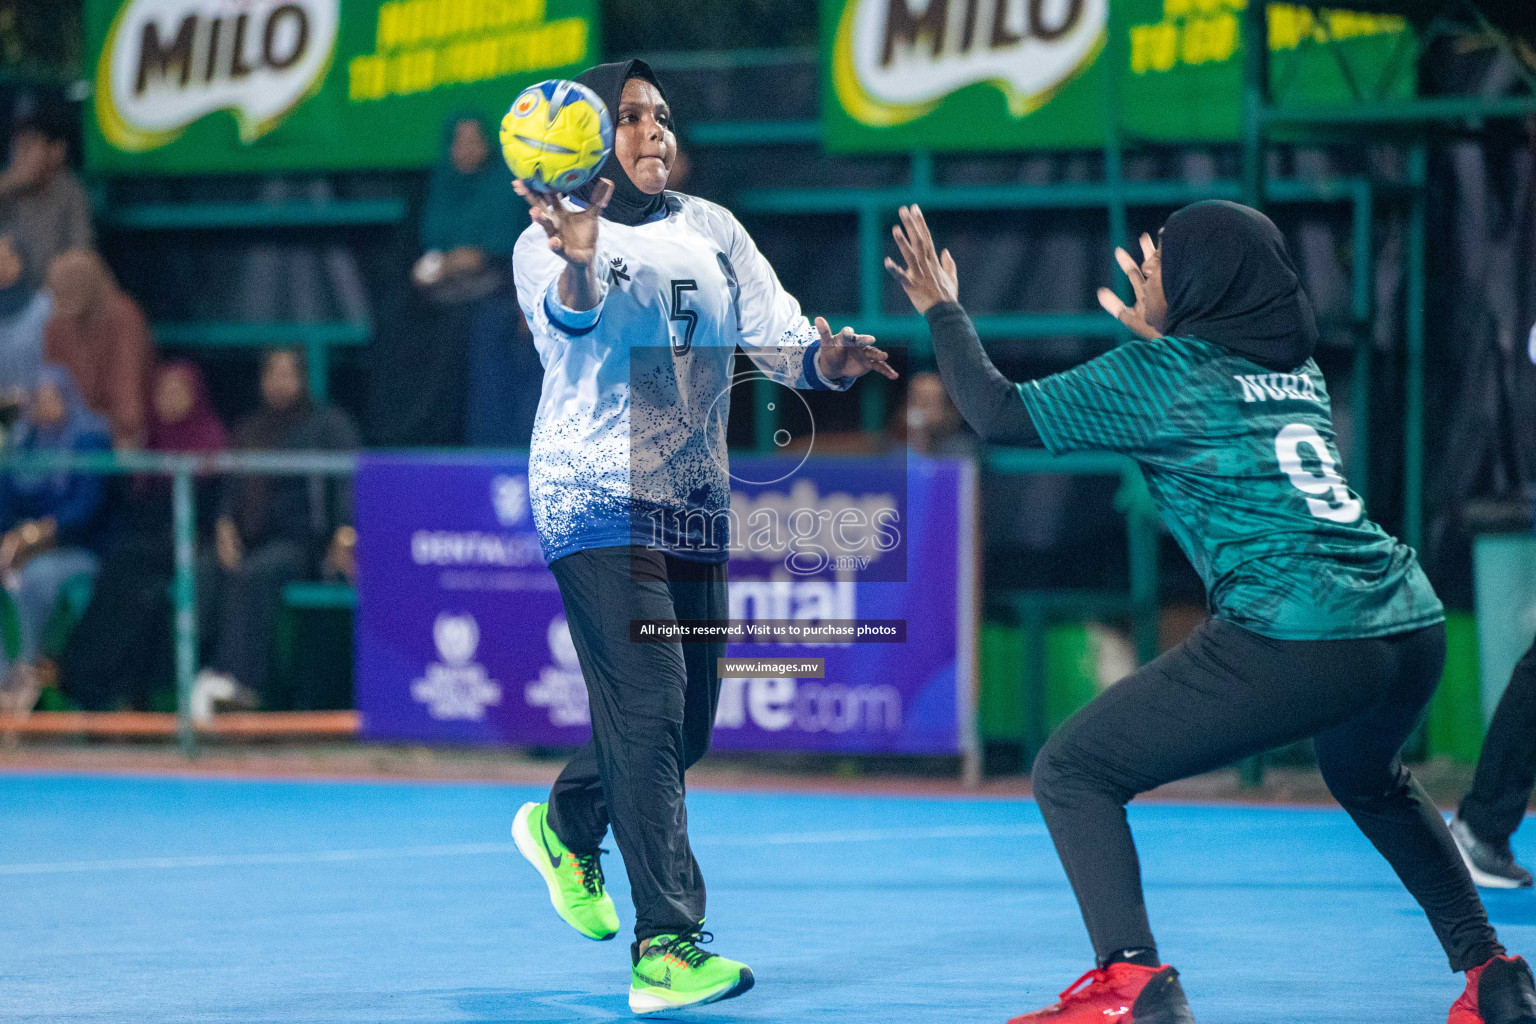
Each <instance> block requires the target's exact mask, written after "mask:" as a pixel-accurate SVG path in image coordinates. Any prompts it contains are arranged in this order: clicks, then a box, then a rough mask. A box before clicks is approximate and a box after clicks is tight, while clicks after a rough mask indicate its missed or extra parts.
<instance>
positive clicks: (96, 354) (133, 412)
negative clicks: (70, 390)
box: [43, 249, 154, 448]
mask: <svg viewBox="0 0 1536 1024" xmlns="http://www.w3.org/2000/svg"><path fill="white" fill-rule="evenodd" d="M48 290H49V292H51V293H52V295H53V316H52V317H51V318H50V319H49V320H48V326H47V327H46V328H45V329H44V334H43V358H44V359H45V360H47V361H48V362H50V363H57V364H58V365H60V366H63V367H65V368H67V369H68V370H69V371H70V373H72V374H73V375H74V377H75V380H76V381H78V382H79V385H80V393H81V394H82V395H84V396H85V401H86V404H87V405H89V406H90V408H91V410H92V411H94V412H96V413H97V414H99V415H101V416H103V417H105V418H106V420H107V423H108V424H109V426H110V428H111V431H112V443H113V444H114V445H115V446H116V447H118V448H140V447H143V445H144V423H145V401H146V393H147V388H148V383H149V369H150V367H151V366H152V365H153V364H154V348H153V345H152V344H151V342H150V338H149V324H148V323H147V322H146V321H145V319H144V312H143V310H141V309H140V308H139V304H138V303H137V302H134V301H133V299H132V298H130V297H129V295H128V294H127V293H126V292H124V291H123V290H122V289H121V288H119V287H118V286H117V279H116V278H114V277H113V276H112V271H111V270H109V269H108V268H107V265H106V263H105V262H103V261H102V258H101V257H100V256H98V255H97V254H96V253H94V252H92V251H90V250H89V249H71V250H70V251H69V252H66V253H64V254H63V255H61V256H59V257H58V258H57V259H55V260H54V261H53V264H52V265H51V266H50V267H49V268H48Z"/></svg>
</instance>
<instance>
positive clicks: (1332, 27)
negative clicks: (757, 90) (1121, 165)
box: [822, 0, 1417, 152]
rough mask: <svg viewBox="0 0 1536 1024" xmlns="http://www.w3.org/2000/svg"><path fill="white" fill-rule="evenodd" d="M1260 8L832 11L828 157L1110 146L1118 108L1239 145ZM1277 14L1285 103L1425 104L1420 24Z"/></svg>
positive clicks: (1053, 2)
mask: <svg viewBox="0 0 1536 1024" xmlns="http://www.w3.org/2000/svg"><path fill="white" fill-rule="evenodd" d="M1255 2H1257V0H1255ZM1248 3H1249V0H1113V3H1111V2H1110V0H823V5H822V40H823V51H824V72H823V74H824V79H823V87H822V111H823V121H824V124H825V127H826V132H825V133H824V134H825V138H826V140H827V146H828V148H831V149H834V150H840V151H845V152H857V151H870V150H893V149H903V150H904V149H911V148H914V147H925V148H931V149H940V150H945V149H949V150H961V149H1020V148H1052V147H1060V148H1068V147H1088V146H1099V145H1102V144H1103V143H1104V142H1105V139H1106V134H1105V126H1106V121H1107V115H1108V112H1109V111H1110V110H1111V109H1112V106H1111V98H1112V97H1114V96H1116V95H1118V103H1117V104H1116V106H1117V108H1118V110H1119V114H1120V118H1121V128H1122V130H1123V131H1124V132H1125V134H1126V135H1127V136H1128V137H1131V138H1145V139H1150V140H1153V141H1159V142H1183V141H1230V140H1234V139H1236V138H1237V137H1238V134H1239V131H1240V127H1241V119H1242V110H1243V107H1242V103H1243V100H1242V75H1243V46H1244V38H1243V19H1244V17H1245V13H1244V12H1245V9H1246V8H1247V6H1248ZM1266 16H1267V19H1268V25H1269V39H1270V49H1271V67H1270V72H1271V74H1270V84H1271V92H1272V94H1273V95H1274V96H1275V98H1276V102H1278V103H1280V104H1282V105H1289V104H1312V103H1343V102H1349V101H1350V100H1352V99H1355V98H1357V97H1356V93H1355V89H1357V88H1359V89H1362V90H1364V91H1365V94H1366V95H1370V96H1377V95H1380V96H1382V97H1383V98H1402V97H1407V96H1411V95H1412V94H1413V91H1414V79H1413V70H1412V69H1413V66H1414V61H1415V59H1416V56H1417V49H1416V43H1415V40H1414V37H1413V33H1412V29H1411V28H1410V26H1409V25H1408V23H1407V21H1406V20H1405V19H1403V18H1399V17H1392V16H1383V15H1368V14H1360V13H1356V12H1351V11H1330V10H1323V11H1321V12H1319V13H1316V14H1314V12H1313V11H1312V10H1310V9H1309V8H1307V7H1303V6H1297V5H1292V4H1270V5H1269V6H1268V9H1267V12H1266ZM1330 39H1331V40H1333V41H1335V42H1336V43H1337V44H1338V46H1339V50H1338V53H1337V54H1335V53H1334V52H1333V51H1331V50H1330V48H1329V46H1327V45H1325V44H1326V42H1327V41H1328V40H1330ZM1340 58H1342V61H1343V63H1344V64H1345V65H1346V66H1347V68H1348V70H1347V71H1346V70H1343V69H1341V67H1340V63H1341V61H1340Z"/></svg>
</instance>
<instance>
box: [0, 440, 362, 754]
mask: <svg viewBox="0 0 1536 1024" xmlns="http://www.w3.org/2000/svg"><path fill="white" fill-rule="evenodd" d="M15 470H22V471H28V472H76V473H96V474H103V475H126V474H152V475H156V476H168V477H170V478H171V510H172V516H171V519H172V531H173V534H174V538H175V555H174V566H175V572H174V577H173V579H174V582H173V584H172V608H173V610H174V616H173V620H172V622H173V627H172V636H173V643H174V648H175V654H176V659H175V660H176V723H177V725H176V734H177V740H178V742H179V743H180V744H181V749H182V751H183V752H184V753H186V754H188V755H189V756H190V755H191V754H194V753H195V752H196V750H197V730H196V727H195V725H194V723H193V721H192V715H191V709H192V701H191V698H192V680H193V678H194V677H195V676H196V675H197V669H198V665H197V650H198V640H197V497H196V492H195V490H194V488H193V486H192V483H193V480H194V478H196V477H199V476H208V475H212V474H230V473H238V474H241V475H246V476H351V475H352V474H353V473H354V472H356V470H357V454H356V453H355V452H318V451H317V452H219V453H217V454H213V455H170V454H164V453H156V452H132V451H124V452H87V453H78V454H77V453H42V452H38V453H32V454H28V455H23V456H15V455H11V456H5V457H0V472H9V471H15Z"/></svg>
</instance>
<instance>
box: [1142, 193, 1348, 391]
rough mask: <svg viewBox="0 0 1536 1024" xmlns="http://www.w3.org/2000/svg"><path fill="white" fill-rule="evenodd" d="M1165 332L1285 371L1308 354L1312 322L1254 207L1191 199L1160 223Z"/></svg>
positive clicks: (1277, 243)
mask: <svg viewBox="0 0 1536 1024" xmlns="http://www.w3.org/2000/svg"><path fill="white" fill-rule="evenodd" d="M1162 253H1163V291H1164V292H1165V293H1166V294H1167V296H1168V327H1167V329H1166V330H1165V331H1164V332H1163V333H1165V334H1169V335H1179V334H1182V335H1189V336H1192V337H1196V338H1200V339H1201V340H1203V341H1209V342H1213V343H1215V344H1217V345H1221V346H1222V347H1223V348H1228V349H1231V350H1232V351H1233V352H1236V353H1238V354H1239V355H1242V356H1246V357H1247V358H1249V359H1251V360H1253V361H1254V362H1256V363H1258V364H1259V365H1260V366H1263V367H1265V368H1266V369H1270V370H1274V371H1276V372H1282V373H1283V372H1287V371H1290V370H1294V369H1296V367H1298V366H1300V365H1301V364H1302V363H1304V362H1306V361H1307V360H1308V359H1310V358H1311V357H1312V350H1313V349H1314V348H1316V347H1317V320H1316V318H1315V317H1314V316H1313V314H1312V303H1311V301H1310V300H1309V299H1308V298H1307V293H1306V292H1304V291H1302V290H1301V275H1300V274H1298V273H1297V271H1296V265H1295V264H1294V263H1292V262H1291V256H1290V253H1288V252H1287V251H1286V248H1285V238H1284V236H1282V235H1281V234H1280V229H1279V228H1277V227H1275V225H1274V222H1273V221H1271V220H1270V219H1269V218H1268V217H1266V216H1264V215H1263V214H1262V213H1260V212H1259V211H1258V210H1255V209H1252V208H1251V207H1247V206H1240V205H1239V204H1237V203H1229V202H1227V201H1226V200H1224V199H1213V200H1207V201H1205V202H1199V203H1192V204H1190V205H1189V206H1186V207H1184V209H1182V210H1179V211H1178V212H1177V213H1175V214H1174V215H1173V216H1171V217H1169V218H1168V223H1167V224H1165V225H1163V235H1162Z"/></svg>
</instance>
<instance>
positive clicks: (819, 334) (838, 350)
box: [719, 210, 897, 391]
mask: <svg viewBox="0 0 1536 1024" xmlns="http://www.w3.org/2000/svg"><path fill="white" fill-rule="evenodd" d="M719 212H720V214H721V215H722V219H723V220H724V224H723V225H722V227H721V231H722V233H723V234H724V235H725V237H724V238H721V239H720V242H721V248H722V250H723V251H724V253H725V256H726V259H727V261H728V266H726V267H724V268H722V269H723V270H725V272H726V274H727V276H728V277H734V280H735V285H736V291H737V295H736V309H737V312H738V315H739V316H740V318H741V325H740V326H741V347H742V348H743V350H745V351H746V353H747V355H748V356H749V357H750V358H751V359H752V361H753V362H754V363H756V364H757V367H758V369H760V370H762V371H763V372H764V373H765V374H767V375H768V376H769V377H771V378H772V379H774V380H776V381H778V382H779V383H781V384H787V385H789V386H790V387H794V388H801V389H816V390H828V389H830V390H833V391H846V390H847V389H848V388H850V387H852V386H853V382H854V381H855V380H857V379H858V378H860V377H862V376H864V374H866V373H868V372H870V371H871V370H874V371H875V372H876V373H879V374H880V375H881V376H884V377H888V378H890V379H891V380H895V379H896V376H897V374H896V371H895V370H894V369H892V368H891V365H890V361H889V359H890V357H889V355H888V354H887V353H886V352H885V351H884V350H883V349H881V348H879V347H877V346H876V345H875V339H874V338H873V337H872V336H870V335H868V334H859V333H858V332H856V331H855V330H854V329H853V328H852V327H844V328H843V329H842V330H841V331H838V332H837V333H836V334H834V333H832V328H831V327H830V326H828V324H827V321H826V320H825V319H823V318H822V317H817V318H816V321H815V325H814V327H813V326H812V325H811V323H809V322H808V321H807V320H806V318H805V316H804V315H803V314H802V313H801V312H800V303H799V301H798V300H796V299H795V297H794V296H793V295H791V294H789V292H788V291H786V290H785V288H784V286H783V284H781V283H780V282H779V275H778V274H776V273H774V270H773V267H772V266H771V265H770V264H769V263H768V260H767V258H766V257H765V256H764V255H763V254H762V252H761V251H760V250H759V249H758V248H757V243H755V242H754V241H752V236H750V235H748V234H747V231H746V229H745V228H743V227H742V226H741V224H740V222H739V221H737V220H736V218H735V217H733V216H732V215H731V214H730V213H729V212H728V211H725V210H720V211H719Z"/></svg>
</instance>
